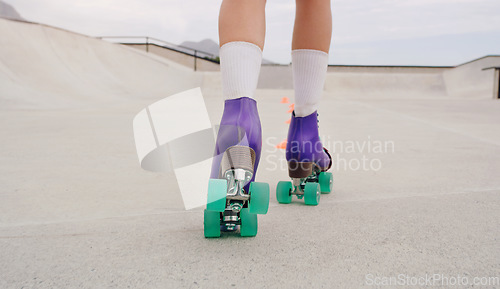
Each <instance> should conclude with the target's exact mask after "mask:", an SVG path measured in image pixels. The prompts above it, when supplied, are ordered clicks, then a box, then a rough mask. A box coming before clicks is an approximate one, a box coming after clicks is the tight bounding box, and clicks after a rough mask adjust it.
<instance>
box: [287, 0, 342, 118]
mask: <svg viewBox="0 0 500 289" xmlns="http://www.w3.org/2000/svg"><path fill="white" fill-rule="evenodd" d="M331 38H332V13H331V8H330V0H296V14H295V25H294V29H293V40H292V69H293V81H294V89H295V115H296V116H299V117H302V116H307V115H310V114H311V113H313V112H315V111H316V110H317V109H318V104H319V101H320V98H321V94H322V92H323V87H324V82H325V78H326V70H327V67H328V52H329V49H330V41H331Z"/></svg>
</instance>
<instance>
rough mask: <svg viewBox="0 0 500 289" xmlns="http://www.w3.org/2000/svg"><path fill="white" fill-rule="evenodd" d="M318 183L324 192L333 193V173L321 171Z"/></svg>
mask: <svg viewBox="0 0 500 289" xmlns="http://www.w3.org/2000/svg"><path fill="white" fill-rule="evenodd" d="M318 183H319V186H320V188H321V192H322V193H326V194H328V193H331V192H332V188H333V175H332V173H328V172H321V173H319V177H318Z"/></svg>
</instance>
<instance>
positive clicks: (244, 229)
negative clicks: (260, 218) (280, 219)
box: [240, 208, 257, 237]
mask: <svg viewBox="0 0 500 289" xmlns="http://www.w3.org/2000/svg"><path fill="white" fill-rule="evenodd" d="M240 220H241V226H240V235H241V236H242V237H255V235H257V215H256V214H251V213H250V212H249V211H248V208H243V209H241V211H240Z"/></svg>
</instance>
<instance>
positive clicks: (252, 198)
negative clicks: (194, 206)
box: [204, 97, 269, 238]
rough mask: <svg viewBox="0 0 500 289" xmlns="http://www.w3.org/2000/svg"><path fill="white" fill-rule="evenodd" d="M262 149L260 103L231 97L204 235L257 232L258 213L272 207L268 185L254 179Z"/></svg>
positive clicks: (224, 117)
mask: <svg viewBox="0 0 500 289" xmlns="http://www.w3.org/2000/svg"><path fill="white" fill-rule="evenodd" d="M261 149H262V129H261V125H260V119H259V115H258V112H257V103H256V102H255V100H253V99H251V98H248V97H241V98H237V99H229V100H226V101H225V103H224V112H223V115H222V119H221V122H220V128H219V131H218V133H217V141H216V147H215V153H214V158H213V162H212V172H211V176H210V180H209V183H208V196H207V208H206V210H205V212H204V232H205V237H207V238H209V237H212V238H213V237H215V238H216V237H220V234H221V230H222V231H237V230H238V228H239V229H240V230H239V232H240V235H241V236H244V237H253V236H255V235H257V214H266V213H267V210H268V208H269V185H268V184H267V183H259V182H255V181H254V180H255V175H256V171H257V167H258V164H259V160H260V154H261Z"/></svg>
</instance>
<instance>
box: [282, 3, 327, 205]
mask: <svg viewBox="0 0 500 289" xmlns="http://www.w3.org/2000/svg"><path fill="white" fill-rule="evenodd" d="M296 3H297V8H296V9H297V10H296V15H295V26H294V31H293V41H292V70H293V85H294V91H295V107H294V112H293V113H292V119H291V121H290V127H289V129H288V138H287V146H286V159H287V161H288V174H289V176H290V177H291V178H292V179H293V180H294V181H293V185H294V186H296V187H297V188H299V189H301V188H302V185H306V184H305V183H304V180H305V179H306V178H309V177H313V179H316V180H317V181H318V183H319V187H320V190H321V191H322V192H330V191H331V184H332V182H331V180H332V178H331V174H330V173H325V172H326V171H327V170H328V169H329V168H330V167H331V165H332V160H331V157H330V155H329V154H328V153H327V151H326V150H324V149H323V145H322V143H321V140H320V137H319V131H318V114H317V109H318V104H319V101H320V98H321V95H322V93H323V86H324V84H325V78H326V71H327V68H328V51H329V47H330V40H331V33H332V18H331V17H332V16H331V10H330V0H296ZM299 184H300V185H299ZM307 186H309V187H311V188H312V189H311V190H309V192H310V193H311V194H309V193H307V192H305V194H306V195H307V194H309V198H307V197H305V201H306V203H307V204H310V205H317V204H318V201H319V195H318V190H317V188H315V187H314V186H315V185H314V184H308V185H307ZM306 191H308V189H307V188H306ZM285 201H286V200H285Z"/></svg>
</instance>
